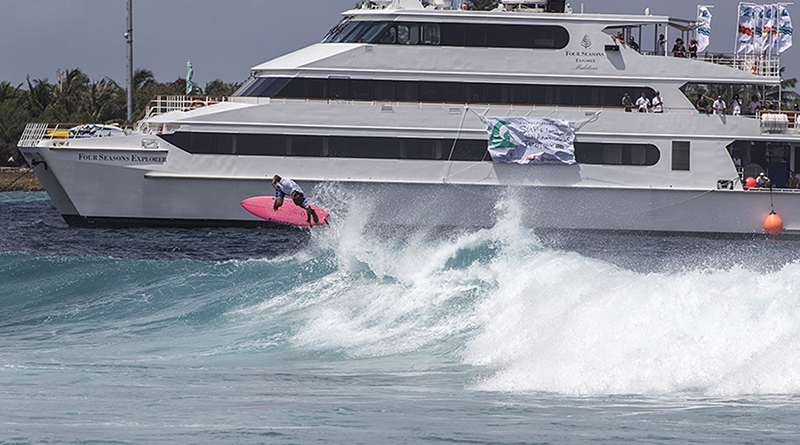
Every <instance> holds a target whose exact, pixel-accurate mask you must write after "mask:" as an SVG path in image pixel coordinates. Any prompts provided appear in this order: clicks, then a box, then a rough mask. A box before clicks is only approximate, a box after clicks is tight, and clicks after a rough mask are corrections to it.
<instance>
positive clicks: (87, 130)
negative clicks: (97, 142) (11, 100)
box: [17, 123, 130, 147]
mask: <svg viewBox="0 0 800 445" xmlns="http://www.w3.org/2000/svg"><path fill="white" fill-rule="evenodd" d="M129 133H130V128H123V127H118V126H116V125H99V124H64V123H61V124H42V123H30V124H28V125H26V126H25V130H23V132H22V137H20V138H19V142H18V143H17V146H19V147H36V146H37V145H39V143H40V142H42V141H45V140H54V141H62V142H67V141H66V140H68V139H82V138H95V137H98V138H99V137H114V136H123V135H126V134H129ZM64 145H65V146H66V145H67V144H64Z"/></svg>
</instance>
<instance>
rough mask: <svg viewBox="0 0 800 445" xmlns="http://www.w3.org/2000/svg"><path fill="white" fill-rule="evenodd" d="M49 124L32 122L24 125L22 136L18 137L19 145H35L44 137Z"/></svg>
mask: <svg viewBox="0 0 800 445" xmlns="http://www.w3.org/2000/svg"><path fill="white" fill-rule="evenodd" d="M49 126H50V125H49V124H37V123H32V124H28V125H26V126H25V130H24V131H23V132H22V137H20V138H19V143H18V144H17V145H18V146H19V147H35V146H36V145H37V144H38V143H39V141H41V140H42V139H44V136H45V134H47V130H48V128H49Z"/></svg>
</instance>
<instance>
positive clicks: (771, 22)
mask: <svg viewBox="0 0 800 445" xmlns="http://www.w3.org/2000/svg"><path fill="white" fill-rule="evenodd" d="M775 9H776V8H775V5H764V25H763V26H764V28H763V31H762V35H761V53H762V54H777V53H778V52H777V48H778V47H777V43H778V39H777V37H778V17H777V16H778V14H777V13H776V10H775Z"/></svg>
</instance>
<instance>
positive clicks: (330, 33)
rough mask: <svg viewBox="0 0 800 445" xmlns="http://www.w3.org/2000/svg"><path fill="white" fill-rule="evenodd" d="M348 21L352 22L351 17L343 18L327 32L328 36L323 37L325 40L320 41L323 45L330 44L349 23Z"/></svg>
mask: <svg viewBox="0 0 800 445" xmlns="http://www.w3.org/2000/svg"><path fill="white" fill-rule="evenodd" d="M350 20H352V17H345V18H344V19H342V21H341V22H339V23H337V24H336V26H334V27H333V29H331V30H330V31H328V34H327V35H325V38H323V39H322V41H323V42H324V43H330V42H331V41H332V40H333V39H335V38H337V37H338V36H339V34H340V33H341V32H342V30H343V29H344V28H345V27H346V26H347V24H348V23H350Z"/></svg>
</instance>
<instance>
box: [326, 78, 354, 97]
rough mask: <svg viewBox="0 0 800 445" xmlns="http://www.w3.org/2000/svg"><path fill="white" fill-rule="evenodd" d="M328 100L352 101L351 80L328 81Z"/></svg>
mask: <svg viewBox="0 0 800 445" xmlns="http://www.w3.org/2000/svg"><path fill="white" fill-rule="evenodd" d="M327 81H328V94H327V98H328V99H342V100H347V99H350V80H349V79H327Z"/></svg>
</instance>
